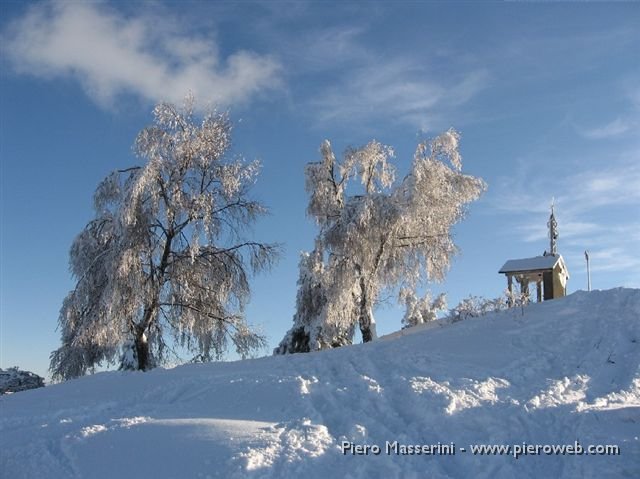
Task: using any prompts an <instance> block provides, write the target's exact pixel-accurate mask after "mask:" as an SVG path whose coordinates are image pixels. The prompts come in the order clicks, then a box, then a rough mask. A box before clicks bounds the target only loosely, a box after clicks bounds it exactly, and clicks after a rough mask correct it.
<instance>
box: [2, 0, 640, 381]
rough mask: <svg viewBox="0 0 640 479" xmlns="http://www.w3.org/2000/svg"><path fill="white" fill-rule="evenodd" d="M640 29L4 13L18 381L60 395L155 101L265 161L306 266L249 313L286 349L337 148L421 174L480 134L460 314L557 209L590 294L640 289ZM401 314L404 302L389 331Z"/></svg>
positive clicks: (558, 9)
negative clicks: (436, 157)
mask: <svg viewBox="0 0 640 479" xmlns="http://www.w3.org/2000/svg"><path fill="white" fill-rule="evenodd" d="M639 24H640V4H638V3H593V4H592V3H573V2H571V3H561V4H556V3H547V2H543V3H522V2H515V3H507V4H503V3H480V2H473V3H459V2H456V3H439V2H424V3H422V2H393V3H392V2H333V1H326V2H283V1H278V2H261V3H251V2H212V3H211V4H209V3H205V2H193V3H187V2H167V3H163V2H144V3H135V2H132V3H126V4H125V2H113V3H109V2H97V3H81V2H53V3H51V2H33V3H26V2H6V1H5V2H2V4H1V5H0V45H2V46H1V47H0V48H1V50H0V54H1V55H2V56H1V59H0V65H1V71H2V74H1V77H0V106H1V108H0V159H1V168H2V169H1V181H2V189H1V193H0V194H1V195H2V196H1V205H2V206H1V207H2V210H1V214H2V221H1V228H2V229H1V244H0V250H1V258H0V261H1V266H0V268H1V278H0V281H1V283H0V290H1V291H0V293H1V297H0V302H1V306H0V314H1V324H0V333H1V334H0V335H1V339H0V367H3V368H5V367H9V366H13V365H18V366H20V367H21V368H25V369H29V370H32V371H35V372H37V373H39V374H41V375H46V370H47V367H48V357H49V353H50V352H51V351H52V350H54V349H56V348H57V347H58V346H59V335H58V333H57V332H56V325H57V317H58V311H59V309H60V306H61V303H62V299H63V298H64V296H65V295H66V293H67V292H68V291H69V290H70V289H71V288H72V287H73V280H72V278H71V276H70V274H69V272H68V251H69V247H70V245H71V242H72V240H73V238H74V237H75V235H76V234H78V233H79V232H80V230H81V229H82V228H83V226H84V225H85V223H86V222H87V221H88V220H89V219H90V218H91V215H92V210H91V205H92V194H93V191H94V189H95V187H96V185H97V184H98V182H99V181H100V180H101V179H102V178H103V177H104V176H105V175H107V174H108V173H109V172H110V171H111V170H113V169H115V168H122V167H127V166H130V165H132V164H135V163H136V161H137V160H136V158H135V157H134V156H133V155H132V153H131V145H132V143H133V140H134V138H135V136H136V134H137V132H138V131H139V130H140V129H141V128H143V127H144V126H146V125H147V124H149V123H150V121H151V114H150V113H151V109H152V107H153V105H154V103H156V102H158V101H162V100H169V101H174V102H179V101H181V99H182V98H183V97H184V96H185V95H186V94H187V92H189V91H192V92H193V93H194V94H195V96H196V99H197V101H198V102H199V104H200V105H202V106H203V108H204V107H206V106H209V105H217V106H218V107H219V108H224V109H229V111H230V112H231V116H232V118H233V119H234V121H235V122H236V127H235V132H234V133H235V136H234V151H235V152H237V153H242V154H243V155H244V156H246V157H247V158H248V159H253V158H260V159H261V160H262V163H263V170H262V173H261V176H260V177H259V180H258V183H257V184H256V186H255V189H254V195H255V197H257V198H259V199H261V200H262V201H263V202H264V203H265V204H266V205H267V206H268V207H269V208H270V211H271V214H270V216H268V217H266V218H265V219H264V220H261V221H260V223H259V224H257V225H256V227H255V237H256V238H257V239H259V240H262V241H276V242H281V243H283V244H284V247H285V253H284V255H283V257H282V260H281V261H280V263H279V264H278V265H277V266H276V267H275V268H274V269H273V270H272V272H271V273H270V274H265V275H262V276H259V277H256V278H255V280H254V282H253V296H252V302H251V304H250V305H249V307H248V310H247V315H248V318H249V321H250V322H251V323H254V324H259V325H261V326H262V328H263V329H264V331H265V332H266V333H267V335H268V337H269V340H270V345H271V347H273V346H275V345H277V342H278V341H279V340H280V339H281V337H282V336H283V334H284V332H285V331H286V330H287V329H288V328H289V326H290V324H291V322H292V314H293V309H294V303H295V294H296V279H297V263H298V255H299V252H300V251H302V250H308V249H310V248H312V246H313V238H314V234H315V226H314V224H313V222H312V221H311V220H310V219H309V218H307V217H306V216H305V207H306V194H305V192H304V177H303V169H304V164H305V163H307V162H309V161H314V160H316V159H317V158H318V148H319V145H320V143H321V141H322V140H323V139H325V138H327V139H329V140H330V141H331V142H332V144H333V146H334V149H335V150H336V151H343V150H344V149H345V148H346V147H347V146H349V145H362V144H365V143H366V142H368V141H369V140H370V139H372V138H375V139H377V140H379V141H381V142H383V143H386V144H389V145H392V146H393V147H394V148H395V150H396V156H397V158H396V160H397V166H398V169H399V171H400V172H401V173H403V172H406V171H407V170H408V167H409V164H410V161H411V158H412V154H413V151H414V149H415V146H416V144H417V142H418V141H419V140H421V139H423V138H425V137H429V136H434V135H436V134H437V133H438V132H440V131H443V130H445V129H447V128H449V127H451V126H453V127H455V128H456V129H458V130H459V131H460V132H461V134H462V143H461V151H462V154H463V161H464V171H465V172H467V173H469V174H473V175H476V176H481V177H483V178H484V179H485V181H486V182H487V183H488V185H489V189H488V191H487V193H486V194H485V195H484V196H483V197H482V198H481V199H480V200H479V201H478V202H476V203H474V204H473V205H472V206H471V208H470V210H469V215H468V218H467V219H466V220H465V221H464V222H463V223H461V224H460V225H458V226H457V227H456V229H455V234H456V241H457V243H458V245H459V246H460V247H461V249H462V252H461V254H460V255H459V256H458V257H457V258H456V259H455V261H454V263H453V266H452V268H451V271H450V273H449V275H448V277H447V280H446V282H445V283H444V284H440V285H434V287H433V289H434V291H435V292H440V291H446V292H448V296H449V304H450V305H451V306H453V305H455V304H456V303H457V302H458V301H459V300H460V299H461V298H462V297H465V296H467V295H469V294H474V295H483V296H487V297H495V296H498V295H500V294H501V293H502V291H503V290H504V288H505V280H504V278H503V277H502V276H500V275H498V273H497V271H498V269H499V268H500V266H501V265H502V264H503V262H504V261H505V260H507V259H510V258H521V257H528V256H535V255H538V254H541V253H542V252H543V251H544V250H545V249H546V248H547V245H548V241H547V240H546V222H547V218H548V209H549V203H550V202H551V199H552V198H555V202H556V215H557V218H558V222H559V232H560V238H559V251H560V253H562V254H563V256H564V257H565V260H566V262H567V265H568V268H569V271H570V274H571V279H570V281H569V285H568V288H569V291H570V292H571V291H576V290H578V289H586V284H587V280H586V267H585V262H584V257H583V252H584V250H585V249H588V250H590V252H591V258H592V282H593V287H594V288H599V289H605V288H612V287H616V286H628V287H640V273H639V271H640V207H639V206H640V148H639V147H640V135H638V133H639V132H640V59H639V57H638V53H637V52H638V51H640V29H638V25H639ZM401 316H402V311H401V310H400V309H399V308H397V307H395V306H394V305H393V298H389V300H388V301H387V303H386V304H383V305H382V306H381V307H380V308H379V310H378V311H377V312H376V317H377V320H378V330H379V332H381V333H385V332H391V331H394V330H396V329H399V328H400V319H401Z"/></svg>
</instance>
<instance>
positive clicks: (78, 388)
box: [0, 289, 640, 479]
mask: <svg viewBox="0 0 640 479" xmlns="http://www.w3.org/2000/svg"><path fill="white" fill-rule="evenodd" d="M639 318H640V290H633V289H615V290H609V291H594V292H591V293H586V292H578V293H575V294H572V295H570V296H568V297H566V298H562V299H557V300H553V301H546V302H543V303H539V304H532V305H530V306H528V307H527V308H525V309H524V314H522V310H521V309H520V308H514V309H512V310H509V311H505V312H500V313H495V314H491V315H487V316H485V317H480V318H474V319H468V320H465V321H461V322H458V323H453V324H448V325H444V326H442V327H433V326H431V325H429V327H424V328H418V330H417V331H416V332H414V333H412V334H409V331H410V330H411V329H413V328H410V329H409V330H405V333H403V334H401V335H399V336H397V337H387V338H386V340H384V341H376V342H373V343H369V344H365V345H356V346H349V347H343V348H340V349H336V350H329V351H321V352H315V353H308V354H295V355H287V356H275V357H269V358H261V359H254V360H246V361H238V362H233V363H212V364H191V365H185V366H181V367H177V368H174V369H171V370H163V369H156V370H153V371H150V372H146V373H141V372H124V371H123V372H108V373H99V374H95V375H93V376H89V377H84V378H81V379H76V380H72V381H68V382H66V383H63V384H58V385H53V386H49V387H46V388H41V389H37V390H30V391H24V392H20V393H16V394H13V395H10V396H3V397H1V398H0V471H2V474H1V475H2V476H3V477H11V478H16V479H17V478H27V477H50V478H67V477H72V478H73V477H92V478H107V477H109V478H110V477H140V478H147V477H149V478H150V477H157V478H170V477H181V478H182V477H193V478H206V477H220V478H241V477H242V478H244V477H248V478H254V477H255V478H258V477H260V478H300V477H304V478H305V479H312V478H325V477H348V478H365V477H385V478H386V477H433V478H445V477H486V478H489V477H491V478H494V477H496V478H511V477H520V478H533V477H560V478H574V477H587V478H589V477H591V478H596V477H597V478H603V477H604V478H606V477H640V441H639V439H638V436H640V427H639V424H640V321H639V320H638V319H639ZM425 326H426V325H425ZM343 441H344V442H345V444H346V445H347V447H346V450H345V452H346V454H343V453H342V447H341V446H342V445H343ZM387 441H388V442H389V443H392V442H393V441H398V445H399V446H402V445H406V446H409V445H432V446H434V448H432V450H435V449H436V447H439V446H438V444H440V445H450V444H452V443H453V444H454V445H455V448H456V454H455V455H401V454H396V453H394V452H391V454H386V451H385V445H386V442H387ZM575 441H579V443H580V444H581V445H582V446H584V447H586V446H588V445H617V446H619V448H620V454H619V455H610V456H605V455H597V456H596V455H547V454H539V455H531V454H529V455H522V456H520V457H519V458H517V459H516V458H515V457H513V456H512V455H511V456H509V455H502V456H501V455H473V454H472V453H471V452H470V451H469V447H470V446H471V445H474V444H487V445H493V444H496V445H522V444H523V443H526V444H527V445H534V446H535V445H564V444H566V445H573V444H574V443H575ZM350 443H353V448H351V447H350V446H349V444H350ZM365 446H370V447H369V449H368V451H369V454H368V455H358V454H355V453H352V451H353V452H355V451H357V450H364V449H365ZM373 446H378V447H380V448H381V450H382V452H381V453H380V454H379V455H375V454H373V453H371V450H372V449H371V447H373ZM463 447H465V448H467V452H462V451H461V448H463ZM404 450H407V448H405V449H404Z"/></svg>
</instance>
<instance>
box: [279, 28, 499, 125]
mask: <svg viewBox="0 0 640 479" xmlns="http://www.w3.org/2000/svg"><path fill="white" fill-rule="evenodd" d="M368 33H370V32H368V30H367V28H366V26H364V25H350V26H348V27H333V28H331V29H329V30H319V31H315V32H309V33H308V36H307V39H306V40H305V41H304V43H303V44H302V45H299V46H298V47H296V48H294V50H293V52H295V51H298V52H300V55H299V59H300V61H299V62H297V67H298V68H299V70H300V71H303V72H305V74H311V75H313V74H314V73H315V71H314V70H318V71H322V74H323V75H324V78H326V81H325V82H324V85H322V86H321V87H320V88H319V89H318V90H317V91H316V92H315V94H314V97H313V98H312V99H311V100H310V101H309V107H310V111H312V112H313V114H314V116H315V118H316V120H317V121H318V122H319V123H321V124H326V123H328V122H332V123H348V124H350V125H353V124H357V123H361V124H362V123H367V122H370V121H376V120H378V119H381V118H384V119H387V120H388V119H392V120H393V121H394V122H396V123H400V124H405V125H411V126H413V127H416V128H418V129H421V130H425V131H426V130H431V129H433V128H435V127H442V125H440V124H439V123H440V122H441V121H440V120H441V119H442V117H443V116H445V115H447V114H448V113H451V112H452V111H453V110H455V109H456V108H458V107H460V106H461V105H463V104H465V103H467V102H468V101H469V100H471V99H472V98H473V97H474V96H475V95H476V94H477V93H478V92H480V91H481V90H483V89H484V88H486V87H487V85H488V82H489V77H490V75H489V72H488V71H487V70H486V69H485V68H481V67H477V68H474V67H468V68H467V67H460V68H459V69H458V70H457V71H455V72H454V73H452V74H449V75H447V76H446V77H445V76H443V75H442V74H441V73H442V72H439V71H438V69H437V68H436V67H435V66H434V64H433V63H434V62H433V60H434V58H431V57H429V56H428V55H427V54H425V52H424V51H419V52H416V53H415V54H412V53H411V52H410V51H406V50H405V51H403V52H397V51H396V52H391V51H386V52H383V51H381V50H380V49H373V48H372V47H371V46H370V45H369V44H368V43H367V42H366V41H365V40H364V39H363V38H364V37H366V35H367V34H368ZM293 52H290V55H295V53H293ZM434 55H435V54H434ZM445 78H446V79H445Z"/></svg>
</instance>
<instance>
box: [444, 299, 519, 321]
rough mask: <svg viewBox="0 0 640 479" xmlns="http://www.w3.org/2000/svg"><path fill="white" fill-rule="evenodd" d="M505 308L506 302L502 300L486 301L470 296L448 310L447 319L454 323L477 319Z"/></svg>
mask: <svg viewBox="0 0 640 479" xmlns="http://www.w3.org/2000/svg"><path fill="white" fill-rule="evenodd" d="M506 308H507V302H506V301H505V300H504V299H503V298H495V299H487V298H483V297H481V296H472V295H470V296H469V297H467V298H464V299H463V300H462V301H460V302H459V303H458V305H457V306H456V307H455V308H453V309H451V310H449V314H448V315H447V319H448V320H449V321H450V322H452V323H455V322H457V321H463V320H465V319H468V318H477V317H478V316H484V315H485V314H488V313H492V312H494V311H503V310H505V309H506Z"/></svg>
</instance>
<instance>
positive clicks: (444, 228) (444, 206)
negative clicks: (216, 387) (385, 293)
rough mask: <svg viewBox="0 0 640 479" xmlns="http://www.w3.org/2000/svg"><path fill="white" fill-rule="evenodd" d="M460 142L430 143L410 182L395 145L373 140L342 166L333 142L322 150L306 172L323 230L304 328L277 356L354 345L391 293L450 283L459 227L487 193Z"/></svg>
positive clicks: (300, 302)
mask: <svg viewBox="0 0 640 479" xmlns="http://www.w3.org/2000/svg"><path fill="white" fill-rule="evenodd" d="M459 139H460V135H459V134H458V132H456V131H455V130H453V129H451V130H449V131H447V132H445V133H443V134H441V135H440V136H438V137H436V138H435V139H433V140H431V141H424V142H422V143H420V144H419V145H418V147H417V149H416V152H415V154H414V159H413V164H412V167H411V171H410V173H409V174H408V175H407V176H405V177H404V178H403V179H402V180H401V181H396V177H395V168H394V166H393V165H392V164H391V162H390V160H391V158H392V157H393V155H394V154H393V150H392V148H390V147H389V146H386V145H383V144H381V143H379V142H377V141H371V142H370V143H369V144H367V145H365V146H364V147H361V148H351V149H348V150H347V152H346V153H345V155H344V158H343V160H342V162H338V161H337V160H336V158H335V156H334V154H333V150H332V149H331V145H330V143H329V142H328V141H325V142H324V143H323V144H322V145H321V147H320V154H321V156H322V159H321V160H320V161H318V162H314V163H309V164H307V166H306V169H305V175H306V189H307V192H308V193H309V204H308V206H307V212H308V214H309V215H310V216H312V217H313V218H314V219H315V220H316V222H317V224H318V226H319V229H320V231H319V233H318V236H317V238H316V243H315V248H314V250H313V251H312V252H311V253H308V254H305V255H303V257H302V259H301V261H300V276H299V279H298V296H297V301H296V313H295V315H294V318H293V322H294V324H293V327H292V328H291V330H289V331H288V332H287V334H286V335H285V337H284V339H283V340H282V342H281V343H280V345H279V346H278V348H276V350H275V351H274V352H275V353H276V354H277V353H294V352H304V351H310V350H316V349H323V348H329V347H335V346H341V345H343V344H350V343H351V342H352V341H353V336H354V332H355V329H356V327H359V329H360V332H361V333H362V338H363V341H364V342H367V341H371V340H372V339H374V338H375V337H376V331H375V321H374V318H373V308H374V305H375V304H376V302H377V301H378V298H379V296H380V293H381V291H382V290H383V289H388V290H389V289H394V288H400V289H401V290H406V289H408V290H412V291H415V289H416V288H417V287H418V286H419V285H423V284H425V283H426V282H428V281H432V280H433V281H441V280H442V279H444V276H445V274H446V272H447V270H448V268H449V265H450V261H451V258H452V257H453V255H454V254H455V253H456V252H457V248H456V246H455V244H454V242H453V237H452V235H451V229H452V227H453V225H454V224H456V223H457V222H459V221H460V220H461V219H462V218H463V217H464V214H465V211H466V206H467V205H468V204H469V203H471V202H472V201H474V200H476V199H477V198H478V197H479V196H480V194H481V193H482V192H483V191H484V189H485V183H484V182H483V181H482V180H481V179H480V178H475V177H473V176H468V175H464V174H462V172H461V169H462V159H461V156H460V153H459V151H458V142H459ZM358 182H359V183H360V186H358V185H356V184H354V183H358ZM358 190H359V191H358ZM424 306H425V305H422V306H417V305H416V308H417V309H416V308H414V312H413V313H410V315H409V317H408V318H407V321H411V322H413V321H420V320H422V321H424V320H427V319H428V318H429V317H430V313H428V312H426V311H425V316H418V313H419V312H420V311H419V310H420V309H422V310H425V307H424ZM429 306H431V305H429ZM420 314H422V313H420Z"/></svg>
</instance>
